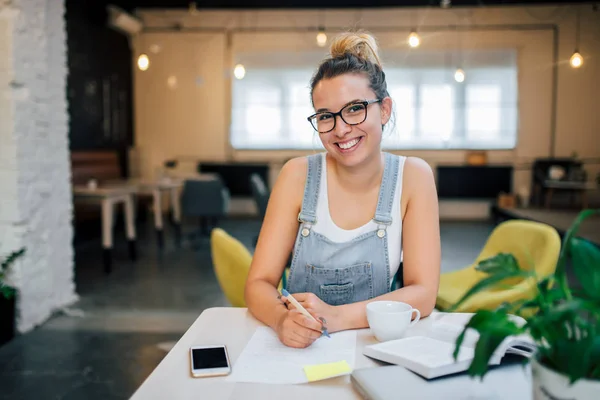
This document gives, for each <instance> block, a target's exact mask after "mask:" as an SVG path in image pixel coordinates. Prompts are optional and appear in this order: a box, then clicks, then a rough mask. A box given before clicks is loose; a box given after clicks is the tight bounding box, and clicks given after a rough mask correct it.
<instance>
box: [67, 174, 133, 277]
mask: <svg viewBox="0 0 600 400" xmlns="http://www.w3.org/2000/svg"><path fill="white" fill-rule="evenodd" d="M135 191H136V188H135V186H131V185H107V186H102V187H97V188H93V189H92V188H89V187H88V186H85V185H74V186H73V195H74V197H75V198H78V199H83V200H87V201H92V202H96V203H97V202H99V203H100V205H101V207H102V247H103V256H104V270H105V271H106V272H107V273H109V272H110V271H111V269H112V254H111V253H112V248H113V221H114V208H115V205H116V204H119V203H122V204H123V205H124V207H125V231H126V234H127V239H128V242H129V256H130V258H131V259H132V260H135V259H136V258H137V254H136V248H135V239H136V232H135V208H134V205H133V196H134V194H135Z"/></svg>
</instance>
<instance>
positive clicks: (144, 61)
mask: <svg viewBox="0 0 600 400" xmlns="http://www.w3.org/2000/svg"><path fill="white" fill-rule="evenodd" d="M137 65H138V68H139V69H140V70H141V71H146V70H147V69H148V67H150V59H149V58H148V56H147V55H146V54H140V56H139V57H138V60H137Z"/></svg>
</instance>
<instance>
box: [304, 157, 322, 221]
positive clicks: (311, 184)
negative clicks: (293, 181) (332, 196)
mask: <svg viewBox="0 0 600 400" xmlns="http://www.w3.org/2000/svg"><path fill="white" fill-rule="evenodd" d="M307 158H308V172H307V174H306V183H305V185H304V198H303V199H302V209H301V210H300V214H298V221H300V222H308V223H310V224H315V223H316V222H317V201H318V199H319V186H320V185H321V170H322V169H323V168H322V165H321V164H322V158H323V155H322V154H320V153H319V154H312V155H310V156H308V157H307Z"/></svg>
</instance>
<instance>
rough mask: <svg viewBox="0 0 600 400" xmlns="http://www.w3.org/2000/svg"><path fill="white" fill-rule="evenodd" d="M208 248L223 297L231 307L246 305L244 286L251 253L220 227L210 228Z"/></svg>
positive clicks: (248, 270) (250, 261)
mask: <svg viewBox="0 0 600 400" xmlns="http://www.w3.org/2000/svg"><path fill="white" fill-rule="evenodd" d="M210 248H211V255H212V262H213V269H214V271H215V275H216V276H217V281H218V282H219V286H221V290H223V293H224V294H225V297H227V300H229V302H230V303H231V305H232V306H233V307H246V301H245V300H244V287H245V285H246V279H247V278H248V272H250V264H251V263H252V255H251V254H250V252H249V251H248V249H247V248H246V247H245V246H244V245H243V244H242V243H241V242H240V241H239V240H237V239H236V238H234V237H233V236H231V235H229V234H228V233H227V232H225V231H224V230H223V229H221V228H214V229H213V230H212V232H211V234H210Z"/></svg>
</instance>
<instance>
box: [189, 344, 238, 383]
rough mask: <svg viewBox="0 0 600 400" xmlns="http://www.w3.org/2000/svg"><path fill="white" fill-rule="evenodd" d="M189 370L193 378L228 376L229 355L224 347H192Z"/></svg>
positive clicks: (229, 367)
mask: <svg viewBox="0 0 600 400" xmlns="http://www.w3.org/2000/svg"><path fill="white" fill-rule="evenodd" d="M190 368H191V373H192V376H193V377H194V378H201V377H206V376H220V375H228V374H229V373H230V372H231V364H230V363H229V354H227V347H225V345H218V346H192V347H191V348H190Z"/></svg>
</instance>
